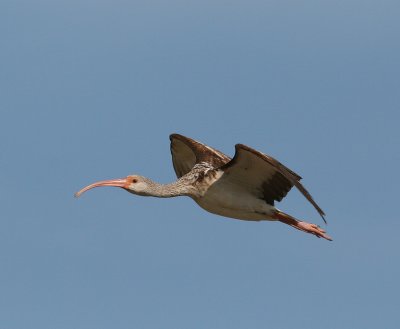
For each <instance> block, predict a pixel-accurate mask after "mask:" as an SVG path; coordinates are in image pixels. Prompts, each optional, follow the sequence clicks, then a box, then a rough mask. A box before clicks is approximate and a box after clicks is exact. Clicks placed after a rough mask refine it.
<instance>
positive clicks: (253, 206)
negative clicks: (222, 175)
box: [194, 184, 275, 221]
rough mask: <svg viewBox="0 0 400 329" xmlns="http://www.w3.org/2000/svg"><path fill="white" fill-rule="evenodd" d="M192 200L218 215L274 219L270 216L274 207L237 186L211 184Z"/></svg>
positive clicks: (257, 219) (250, 218)
mask: <svg viewBox="0 0 400 329" xmlns="http://www.w3.org/2000/svg"><path fill="white" fill-rule="evenodd" d="M194 200H195V201H196V202H197V204H198V205H199V206H200V207H202V208H203V209H204V210H207V211H209V212H211V213H213V214H217V215H220V216H225V217H230V218H236V219H242V220H255V221H259V220H274V219H272V218H270V215H271V214H272V213H273V211H274V209H275V207H273V206H271V205H269V204H267V203H266V202H265V201H264V200H261V199H258V198H256V197H255V196H253V195H252V194H250V193H248V192H246V191H244V190H240V189H238V187H237V186H230V187H229V188H227V187H226V186H224V188H221V187H220V186H218V184H213V185H212V186H210V187H209V188H208V190H207V191H206V192H205V193H204V195H203V196H201V197H196V198H194Z"/></svg>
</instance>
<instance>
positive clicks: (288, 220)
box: [274, 211, 332, 241]
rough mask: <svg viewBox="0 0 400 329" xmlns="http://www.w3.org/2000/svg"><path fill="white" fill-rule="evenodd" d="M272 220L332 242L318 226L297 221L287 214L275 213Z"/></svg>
mask: <svg viewBox="0 0 400 329" xmlns="http://www.w3.org/2000/svg"><path fill="white" fill-rule="evenodd" d="M274 218H275V219H277V220H279V221H280V222H282V223H285V224H287V225H290V226H292V227H294V228H296V229H298V230H300V231H303V232H306V233H310V234H314V235H315V236H316V237H318V238H324V239H326V240H329V241H332V238H331V237H330V236H329V235H327V234H325V231H324V230H323V229H322V228H320V227H319V226H318V225H315V224H311V223H307V222H301V221H298V220H297V219H296V218H294V217H292V216H290V215H288V214H285V213H284V212H282V211H277V212H276V213H275V215H274Z"/></svg>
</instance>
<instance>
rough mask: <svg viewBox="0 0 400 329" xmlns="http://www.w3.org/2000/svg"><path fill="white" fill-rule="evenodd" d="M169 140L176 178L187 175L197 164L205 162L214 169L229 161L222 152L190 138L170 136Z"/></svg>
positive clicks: (176, 135)
mask: <svg viewBox="0 0 400 329" xmlns="http://www.w3.org/2000/svg"><path fill="white" fill-rule="evenodd" d="M169 139H170V140H171V154H172V163H173V165H174V169H175V173H176V176H177V177H178V178H179V177H182V176H183V175H185V174H187V173H188V172H189V171H190V170H192V168H193V167H194V165H195V164H197V163H200V162H207V163H209V164H210V165H212V166H213V167H214V168H218V167H221V166H223V165H224V164H226V163H227V162H229V161H230V160H231V158H229V157H228V156H226V155H225V154H223V153H222V152H220V151H218V150H216V149H214V148H212V147H210V146H207V145H204V144H202V143H200V142H197V141H195V140H193V139H191V138H188V137H185V136H182V135H179V134H172V135H170V136H169Z"/></svg>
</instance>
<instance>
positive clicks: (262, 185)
mask: <svg viewBox="0 0 400 329" xmlns="http://www.w3.org/2000/svg"><path fill="white" fill-rule="evenodd" d="M235 149H236V153H235V156H234V157H233V159H232V160H231V161H230V162H228V163H226V164H225V165H223V166H222V167H221V168H220V169H221V170H223V171H224V172H225V174H224V175H223V176H222V177H221V180H229V184H236V185H240V186H242V187H245V188H246V189H247V190H248V191H250V192H251V193H253V194H255V195H256V196H258V197H260V198H261V199H264V200H265V201H266V202H267V203H269V204H271V205H273V204H274V201H281V200H282V199H283V198H284V197H285V196H286V194H287V193H288V192H289V190H290V189H291V188H292V187H293V186H296V187H297V188H298V189H299V191H300V192H301V193H302V194H303V195H304V196H305V197H306V199H307V200H308V201H309V202H310V203H311V204H312V205H313V206H314V208H315V209H316V210H317V211H318V213H319V214H320V215H321V217H322V219H323V220H324V221H325V218H324V215H325V213H324V212H323V210H322V209H321V208H320V207H319V206H318V204H317V203H316V202H315V201H314V199H313V198H312V196H311V195H310V193H308V191H307V190H306V189H305V188H304V186H303V185H302V184H301V183H300V179H301V177H300V176H299V175H297V174H296V173H295V172H293V171H292V170H290V169H289V168H287V167H286V166H284V165H283V164H281V163H280V162H279V161H278V160H276V159H274V158H272V157H270V156H269V155H266V154H264V153H261V152H258V151H256V150H254V149H252V148H250V147H248V146H246V145H242V144H237V145H236V146H235ZM221 183H222V181H221ZM325 222H326V221H325Z"/></svg>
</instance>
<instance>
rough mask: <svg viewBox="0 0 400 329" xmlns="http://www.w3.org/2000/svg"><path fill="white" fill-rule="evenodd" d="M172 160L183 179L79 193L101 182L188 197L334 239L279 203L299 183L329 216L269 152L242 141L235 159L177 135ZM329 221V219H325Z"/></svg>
mask: <svg viewBox="0 0 400 329" xmlns="http://www.w3.org/2000/svg"><path fill="white" fill-rule="evenodd" d="M170 140H171V154H172V163H173V166H174V169H175V173H176V175H177V177H178V179H177V180H176V181H175V182H173V183H170V184H159V183H156V182H154V181H152V180H150V179H149V178H146V177H143V176H139V175H129V176H127V177H125V178H120V179H111V180H104V181H100V182H97V183H93V184H91V185H88V186H86V187H84V188H83V189H81V190H80V191H79V192H77V193H75V196H76V197H79V196H80V195H81V194H82V193H84V192H86V191H88V190H90V189H92V188H94V187H99V186H116V187H120V188H123V189H125V190H126V191H128V192H130V193H133V194H137V195H142V196H154V197H159V198H171V197H176V196H189V197H191V198H192V199H193V200H194V201H195V202H196V203H197V204H198V205H199V206H200V207H201V208H203V209H205V210H206V211H209V212H211V213H213V214H217V215H220V216H225V217H230V218H236V219H241V220H247V221H262V220H268V221H280V222H282V223H285V224H287V225H290V226H292V227H294V228H296V229H298V230H300V231H303V232H306V233H310V234H313V235H315V236H317V237H318V238H324V239H327V240H332V239H331V238H330V237H329V236H328V235H327V234H326V232H325V231H324V230H323V229H322V228H321V227H319V226H318V225H315V224H311V223H307V222H304V221H300V220H298V219H296V218H294V217H292V216H290V215H288V214H286V213H284V212H283V211H280V210H279V209H277V208H275V206H274V202H275V201H281V200H282V199H283V198H284V197H285V196H286V194H287V193H288V192H289V190H290V189H291V188H292V187H293V186H296V187H297V189H298V190H299V191H300V192H301V193H302V194H303V195H304V197H305V198H306V199H307V200H308V201H309V202H310V203H311V204H312V205H313V206H314V208H315V209H316V210H317V212H318V213H319V214H320V216H321V217H322V219H323V220H324V221H325V218H324V216H325V213H324V212H323V210H322V209H321V208H320V207H319V206H318V204H317V203H316V202H315V201H314V199H313V198H312V197H311V195H310V193H308V191H307V190H306V189H305V188H304V186H303V185H302V184H301V183H300V180H301V177H300V176H299V175H297V174H296V173H294V172H293V171H292V170H290V169H289V168H287V167H286V166H284V165H283V164H281V163H280V162H279V161H277V160H275V159H274V158H272V157H271V156H269V155H266V154H264V153H261V152H259V151H256V150H254V149H252V148H250V147H248V146H246V145H243V144H237V145H236V146H235V149H236V152H235V155H234V157H233V158H232V159H231V158H229V157H228V156H226V155H225V154H223V153H221V152H220V151H218V150H216V149H214V148H212V147H210V146H207V145H204V144H202V143H200V142H198V141H195V140H193V139H191V138H188V137H185V136H182V135H179V134H172V135H170ZM325 223H326V221H325Z"/></svg>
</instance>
